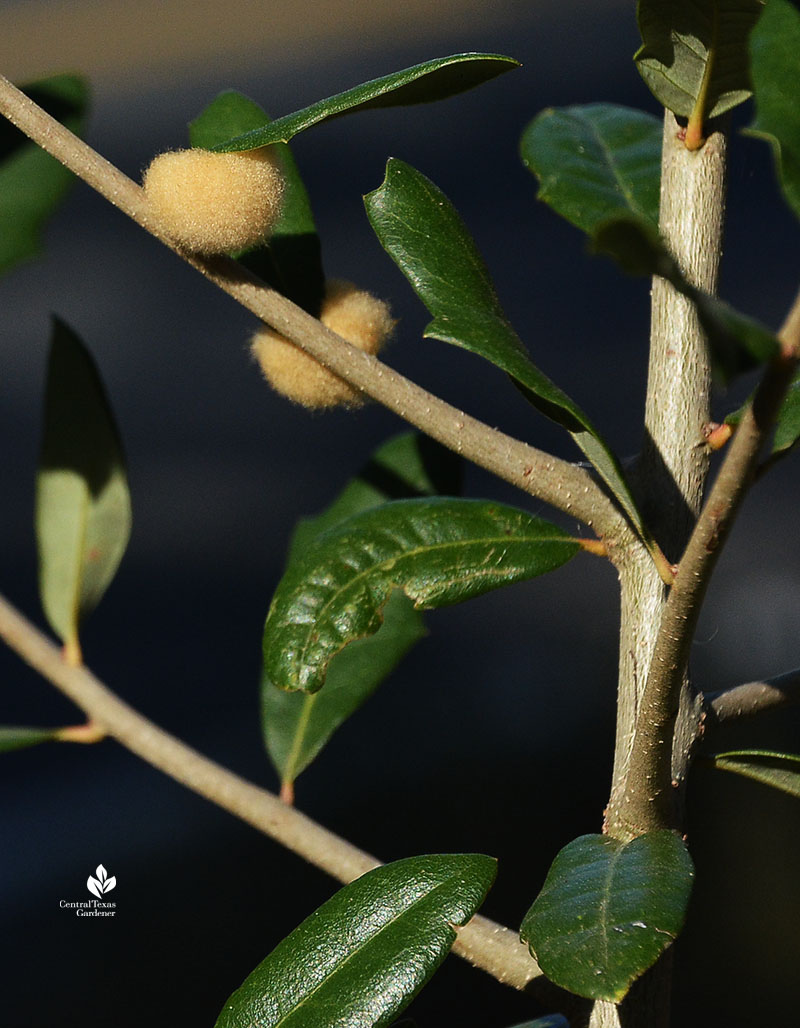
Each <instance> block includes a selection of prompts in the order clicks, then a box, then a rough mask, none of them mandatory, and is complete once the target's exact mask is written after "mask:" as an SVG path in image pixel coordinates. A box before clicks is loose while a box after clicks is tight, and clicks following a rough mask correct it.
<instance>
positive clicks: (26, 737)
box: [0, 725, 57, 753]
mask: <svg viewBox="0 0 800 1028" xmlns="http://www.w3.org/2000/svg"><path fill="white" fill-rule="evenodd" d="M56 731H57V729H54V728H26V727H25V728H24V727H21V726H19V725H0V753H8V752H10V751H11V750H22V749H25V748H26V747H27V746H37V745H38V744H39V743H42V742H51V741H52V740H53V739H54V738H55V736H56Z"/></svg>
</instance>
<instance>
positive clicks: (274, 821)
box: [0, 596, 542, 989]
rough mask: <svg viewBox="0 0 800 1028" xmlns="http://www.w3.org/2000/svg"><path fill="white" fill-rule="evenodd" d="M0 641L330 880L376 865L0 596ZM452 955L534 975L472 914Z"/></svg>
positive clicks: (511, 945) (505, 938) (522, 976)
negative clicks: (68, 657) (121, 694)
mask: <svg viewBox="0 0 800 1028" xmlns="http://www.w3.org/2000/svg"><path fill="white" fill-rule="evenodd" d="M0 638H2V639H4V640H5V642H6V643H7V644H8V646H9V647H10V648H11V649H12V650H14V652H15V653H17V654H19V656H20V657H22V659H23V660H24V661H26V663H28V664H30V666H31V667H32V668H34V669H35V670H36V671H38V672H39V673H40V674H41V675H43V676H44V678H46V679H47V680H48V681H49V682H52V684H53V685H54V686H56V688H57V689H59V690H60V691H61V692H62V693H64V695H65V696H68V697H69V699H71V700H72V701H73V703H76V704H77V705H78V706H79V707H80V708H81V710H82V711H83V712H84V714H86V716H87V718H89V719H90V720H91V722H92V724H93V725H94V726H95V732H96V733H100V732H103V731H104V732H105V733H107V734H108V735H109V736H111V737H112V738H114V739H116V740H117V741H118V742H120V743H122V745H123V746H125V747H126V748H127V749H128V750H130V751H131V752H132V753H135V754H136V755H137V756H139V757H141V758H142V759H143V760H145V761H147V763H148V764H151V765H152V766H153V767H155V768H158V770H159V771H163V772H164V773H165V774H168V775H169V776H170V777H171V778H174V779H175V780H176V781H178V782H181V783H182V784H183V785H185V786H187V788H189V789H192V790H193V791H194V792H196V793H199V795H201V796H204V797H205V798H206V799H209V800H211V802H212V803H216V804H217V806H220V807H222V808H223V809H224V810H227V811H229V812H230V813H231V814H234V815H235V816H236V817H239V818H241V819H242V820H243V821H246V822H247V823H248V824H250V825H252V826H253V827H254V828H257V829H258V831H260V832H263V833H264V834H265V835H268V836H269V837H270V838H272V839H275V840H276V841H277V842H279V843H281V844H282V845H283V846H286V847H287V849H290V850H292V852H294V853H297V854H298V855H299V856H301V857H303V858H305V859H306V860H307V861H308V862H309V863H311V864H313V865H314V866H315V867H318V868H320V869H321V870H322V871H325V872H327V874H329V875H331V876H332V877H334V878H336V879H338V881H340V882H350V881H352V880H353V879H354V878H358V877H359V876H360V875H362V874H364V873H365V872H366V871H369V870H371V869H372V868H374V867H378V866H379V865H380V861H379V860H376V859H375V857H373V856H370V854H369V853H365V852H363V850H360V849H358V847H356V846H353V845H352V843H349V842H347V841H346V840H345V839H342V838H340V837H339V836H338V835H334V833H333V832H329V831H328V830H327V829H325V828H323V827H322V826H321V825H318V824H317V823H316V822H315V821H312V820H311V818H309V817H306V815H305V814H301V813H300V812H299V811H298V810H295V809H294V808H293V807H289V806H287V805H286V804H285V803H283V802H282V801H281V800H280V799H279V798H278V797H277V796H275V795H274V794H273V793H271V792H268V791H267V790H266V789H261V788H259V787H258V786H256V785H253V784H252V783H250V782H247V781H245V780H244V779H243V778H240V777H239V776H238V775H235V774H233V772H231V771H228V770H227V768H224V767H221V766H220V765H219V764H216V763H214V761H212V760H209V759H208V758H207V757H204V756H202V755H201V754H200V753H198V752H197V751H196V750H193V749H192V748H191V747H190V746H187V745H186V744H185V743H182V742H181V741H180V740H179V739H176V738H175V737H174V736H172V735H169V734H168V733H167V732H164V731H163V730H162V729H160V728H159V727H158V726H157V725H154V724H153V723H152V721H148V720H147V718H145V717H143V716H142V715H141V714H139V713H137V712H136V711H135V710H133V708H132V707H129V706H128V705H127V704H126V703H124V702H123V701H122V700H121V699H119V698H118V697H117V696H115V695H114V693H113V692H111V691H110V690H109V689H108V687H107V686H106V685H104V684H103V683H102V682H101V681H100V680H99V679H98V678H96V677H95V676H94V675H93V674H92V673H91V671H89V670H88V669H86V668H85V667H72V666H70V665H69V664H67V663H66V662H65V661H64V660H63V658H62V654H61V650H60V649H59V648H58V647H57V646H55V645H54V644H53V643H52V642H50V640H49V639H48V638H47V637H46V636H45V635H44V634H43V633H42V632H40V631H39V629H38V628H36V626H35V625H33V624H31V623H30V622H29V621H28V620H27V619H26V618H24V617H23V616H22V614H20V612H19V611H18V610H16V609H15V608H14V607H13V606H12V605H11V604H10V603H9V602H8V601H7V600H6V599H5V598H3V597H2V596H0ZM453 952H454V953H457V954H459V956H462V957H464V958H465V959H466V960H468V961H469V962H470V963H471V964H473V965H474V966H475V967H479V968H481V970H483V971H486V972H488V973H489V974H490V975H492V976H493V977H494V978H496V979H497V980H498V981H500V982H504V983H505V984H507V985H510V986H511V987H512V988H515V989H524V988H526V987H527V986H528V985H529V984H530V983H531V982H532V981H533V980H534V979H535V978H538V977H539V976H540V975H541V973H542V972H541V971H540V970H539V967H538V965H537V964H536V962H535V961H534V959H533V957H532V956H531V955H530V953H529V952H528V948H527V946H525V945H523V944H522V943H521V942H520V940H519V937H518V935H517V934H516V933H515V932H512V931H511V930H510V929H508V928H505V927H504V926H503V925H499V924H496V923H495V922H494V921H490V920H488V919H487V918H485V917H480V916H476V917H474V918H473V919H472V920H471V921H470V922H469V924H468V925H466V926H465V927H464V928H460V929H458V938H457V939H456V942H455V944H454V946H453Z"/></svg>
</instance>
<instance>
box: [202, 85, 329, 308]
mask: <svg viewBox="0 0 800 1028" xmlns="http://www.w3.org/2000/svg"><path fill="white" fill-rule="evenodd" d="M269 124H270V119H269V115H268V114H267V113H266V111H264V110H263V108H261V107H260V106H259V105H258V104H257V103H256V102H255V101H254V100H251V99H250V98H249V97H246V96H245V95H244V94H243V93H238V92H236V91H235V90H232V89H231V90H226V91H225V92H223V93H220V94H219V96H217V97H216V98H215V99H214V100H212V102H211V103H210V104H209V105H208V106H207V107H206V108H204V109H203V110H202V111H201V112H200V114H199V115H198V116H197V117H196V118H195V119H194V120H193V121H192V122H190V124H189V141H190V143H191V145H192V146H197V147H202V148H203V149H206V150H213V149H214V148H215V147H216V146H217V145H218V144H219V143H221V142H224V141H225V140H226V139H230V138H231V136H236V135H240V134H241V133H245V132H252V131H256V130H259V129H261V128H263V127H265V126H267V125H269ZM275 150H276V151H277V152H278V153H279V154H280V160H281V166H282V169H283V174H284V178H285V180H286V187H285V190H284V195H283V210H282V213H281V216H280V218H279V219H278V222H277V224H276V226H275V228H274V230H273V232H272V234H271V236H270V238H269V242H268V243H267V244H264V245H261V246H257V247H254V248H253V249H252V250H249V251H247V252H246V253H244V254H240V255H239V260H240V261H241V262H242V263H243V264H245V265H246V266H247V267H248V268H249V269H250V270H251V271H252V272H253V273H254V274H256V275H258V276H259V277H260V278H263V279H264V281H265V282H268V283H269V284H270V285H271V286H272V287H273V288H275V289H277V290H278V292H280V293H283V295H284V296H287V297H288V298H289V299H290V300H292V301H293V302H294V303H296V304H298V305H299V306H300V307H302V308H303V309H304V310H306V311H308V312H309V314H313V315H314V316H315V317H316V316H318V314H319V310H320V306H321V304H322V295H323V292H324V288H325V276H324V272H323V269H322V250H321V247H320V241H319V236H318V235H317V229H316V225H315V223H314V214H313V211H312V210H311V201H310V200H309V198H308V193H307V192H306V188H305V185H304V184H303V179H302V177H301V175H300V171H299V169H298V167H297V163H296V162H295V159H294V156H293V154H292V151H291V149H290V147H289V146H287V145H286V144H285V143H276V144H275Z"/></svg>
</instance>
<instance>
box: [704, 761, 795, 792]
mask: <svg viewBox="0 0 800 1028" xmlns="http://www.w3.org/2000/svg"><path fill="white" fill-rule="evenodd" d="M711 760H712V761H713V763H714V767H717V768H719V769H720V770H721V771H732V772H733V773H734V774H737V775H743V776H744V777H745V778H752V779H754V780H755V781H756V782H761V784H762V785H769V786H770V787H771V788H773V789H778V790H780V791H781V792H786V793H788V794H789V795H790V796H797V797H800V757H799V756H797V755H796V754H792V753H773V752H771V751H770V750H732V751H730V752H729V753H716V754H714V756H713V757H711Z"/></svg>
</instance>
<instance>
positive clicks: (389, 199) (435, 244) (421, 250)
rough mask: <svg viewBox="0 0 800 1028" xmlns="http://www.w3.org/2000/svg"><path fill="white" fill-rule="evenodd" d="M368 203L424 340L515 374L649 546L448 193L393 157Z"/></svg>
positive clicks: (627, 497)
mask: <svg viewBox="0 0 800 1028" xmlns="http://www.w3.org/2000/svg"><path fill="white" fill-rule="evenodd" d="M364 202H365V204H366V208H367V214H368V216H369V219H370V222H371V223H372V227H373V229H374V230H375V234H376V235H377V236H378V239H379V240H380V242H381V245H382V246H383V248H384V249H385V250H386V252H387V253H388V254H389V256H390V257H391V258H392V259H393V260H394V261H395V263H396V264H397V266H398V267H399V268H400V270H401V271H402V272H403V274H404V275H405V276H406V278H407V279H408V280H409V282H410V283H411V285H412V286H413V287H414V290H415V292H416V293H417V295H418V296H419V298H420V299H421V300H422V302H423V303H424V304H425V306H426V307H427V308H428V310H429V311H430V312H431V314H432V315H433V321H432V322H431V323H430V324H429V325H428V326H427V327H426V329H425V335H426V336H428V337H432V338H434V339H441V340H442V341H443V342H446V343H453V344H455V345H456V346H461V347H463V348H464V349H465V350H469V351H471V352H472V353H477V354H479V355H480V356H481V357H484V358H485V359H486V360H488V361H491V362H492V364H494V365H496V366H497V367H499V368H501V369H502V370H503V371H505V372H506V373H507V374H508V375H510V376H511V378H512V379H513V380H514V381H515V382H516V383H517V384H518V385H519V386H520V388H521V389H522V391H523V393H524V394H525V396H526V397H527V398H528V399H529V400H530V402H531V403H532V404H533V405H534V406H535V407H536V408H537V409H538V410H540V411H541V412H542V413H543V414H545V415H546V416H547V417H549V418H551V419H552V420H553V421H555V422H557V423H558V424H559V425H562V426H563V427H564V428H566V429H567V431H568V432H570V434H571V435H572V437H573V439H574V440H575V442H576V443H577V445H578V446H579V447H580V448H581V450H583V452H584V453H585V454H586V456H587V457H588V458H589V460H590V461H591V462H592V464H593V465H594V466H595V468H596V469H597V472H598V474H599V475H600V477H601V478H602V479H603V481H604V482H605V483H606V485H607V486H608V487H609V489H611V491H612V492H613V494H614V495H615V496H616V497H617V499H618V500H619V502H620V504H621V506H622V508H623V510H624V511H625V513H626V514H627V515H628V517H629V518H630V519H631V522H632V523H633V524H634V525H635V526H636V528H637V529H638V531H639V533H640V534H641V536H642V538H643V539H645V540H646V541H649V539H650V537H649V535H648V534H647V530H646V528H645V526H644V524H643V522H642V519H641V515H640V514H639V512H638V511H637V509H636V504H635V503H634V500H633V497H632V495H631V492H630V489H629V487H628V485H627V483H626V481H625V477H624V475H623V473H622V469H621V467H620V465H619V462H618V460H617V458H616V457H615V455H614V454H613V453H612V451H611V449H610V448H609V447H608V445H607V444H606V443H605V441H604V440H603V439H602V437H601V436H600V434H599V432H598V431H597V429H596V428H595V427H594V426H593V425H592V423H591V422H590V421H589V419H588V417H587V416H586V415H585V414H584V412H583V411H582V410H581V409H580V407H578V405H577V404H576V403H574V402H573V401H572V400H571V399H570V398H569V397H568V396H567V395H566V393H564V392H562V391H561V390H560V389H559V388H558V386H556V385H554V384H553V383H552V382H551V381H550V379H549V378H548V377H547V376H546V375H544V374H543V373H542V372H541V371H540V370H539V369H538V368H537V367H536V365H535V364H533V363H532V362H531V360H530V358H529V357H528V355H527V353H526V351H525V347H524V346H523V345H522V343H521V341H520V339H519V337H518V336H517V334H516V332H515V331H514V329H513V328H512V327H511V325H510V324H509V323H508V321H507V320H506V318H505V315H504V314H503V311H502V308H501V307H500V303H499V301H498V299H497V296H496V294H495V291H494V286H493V285H492V281H491V278H490V277H489V272H488V271H487V269H486V266H485V264H484V263H483V259H482V258H481V255H480V253H479V252H478V250H477V248H476V246H475V243H474V242H473V240H472V238H471V236H470V235H469V232H468V231H467V229H466V226H465V225H464V223H463V221H462V220H461V218H460V217H459V215H458V213H457V211H456V210H455V208H454V207H453V205H452V204H451V203H450V201H449V200H448V199H447V197H446V196H445V195H444V193H442V191H441V190H440V189H439V188H438V187H437V186H435V185H434V184H433V182H431V181H430V180H429V179H427V178H426V177H425V176H424V175H422V174H420V172H418V171H416V170H415V169H414V168H412V167H411V166H410V165H408V164H405V163H404V162H403V161H399V160H395V159H392V160H390V161H389V162H388V164H387V166H386V177H385V179H384V181H383V184H382V185H381V186H380V188H379V189H376V190H375V191H374V192H373V193H370V194H369V195H368V196H366V197H365V200H364Z"/></svg>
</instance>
